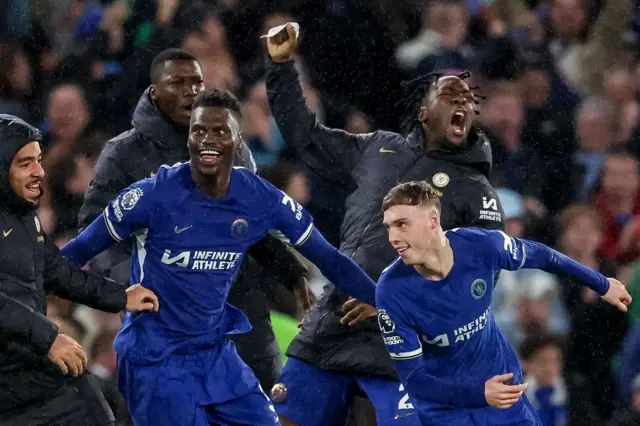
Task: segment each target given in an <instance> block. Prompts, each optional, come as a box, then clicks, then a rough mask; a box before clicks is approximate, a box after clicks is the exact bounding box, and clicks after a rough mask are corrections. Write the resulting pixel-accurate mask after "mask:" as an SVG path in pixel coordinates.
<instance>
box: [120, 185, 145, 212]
mask: <svg viewBox="0 0 640 426" xmlns="http://www.w3.org/2000/svg"><path fill="white" fill-rule="evenodd" d="M140 197H142V191H141V190H140V189H139V188H134V189H132V190H130V191H129V192H127V193H126V194H124V195H123V196H122V200H120V205H121V206H122V208H123V209H125V210H131V209H133V208H134V207H135V206H136V204H137V203H138V200H139V199H140Z"/></svg>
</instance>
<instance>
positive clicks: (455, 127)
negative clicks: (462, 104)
mask: <svg viewBox="0 0 640 426" xmlns="http://www.w3.org/2000/svg"><path fill="white" fill-rule="evenodd" d="M449 125H450V126H451V130H452V131H453V134H454V135H455V136H463V135H464V131H465V130H466V127H467V113H466V111H462V110H459V111H456V112H454V113H453V115H452V116H451V120H450V121H449Z"/></svg>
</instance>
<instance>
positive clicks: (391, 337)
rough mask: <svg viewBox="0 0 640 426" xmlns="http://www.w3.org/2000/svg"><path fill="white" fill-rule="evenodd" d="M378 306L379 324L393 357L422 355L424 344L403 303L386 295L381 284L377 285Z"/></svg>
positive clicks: (404, 358) (395, 358)
mask: <svg viewBox="0 0 640 426" xmlns="http://www.w3.org/2000/svg"><path fill="white" fill-rule="evenodd" d="M376 306H377V307H378V326H379V327H380V331H381V332H382V339H383V340H384V344H385V345H386V347H387V350H388V351H389V355H390V356H391V359H393V360H394V361H403V360H410V359H414V358H418V357H421V356H422V344H421V343H420V339H419V337H418V334H417V333H416V332H415V330H414V329H413V328H412V327H411V326H410V324H409V320H408V318H407V315H406V313H405V312H404V310H403V309H402V307H401V303H398V302H397V301H396V300H394V299H393V298H392V297H391V296H389V295H386V294H385V291H384V290H383V289H382V286H381V285H380V284H379V285H378V286H376Z"/></svg>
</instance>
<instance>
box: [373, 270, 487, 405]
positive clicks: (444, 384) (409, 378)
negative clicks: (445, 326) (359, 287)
mask: <svg viewBox="0 0 640 426" xmlns="http://www.w3.org/2000/svg"><path fill="white" fill-rule="evenodd" d="M386 287H387V285H386V284H383V283H382V281H380V282H379V283H378V286H377V287H376V306H377V308H378V325H379V326H380V331H381V332H382V338H383V339H384V343H385V345H386V346H387V350H388V351H389V355H390V356H391V359H392V360H393V363H394V366H395V369H396V371H397V372H398V375H399V376H400V381H401V382H402V383H403V384H404V386H405V388H406V389H407V391H408V392H409V396H410V397H413V398H416V399H418V400H427V401H432V402H435V403H439V404H443V405H448V406H451V407H459V408H475V407H487V406H489V404H488V403H487V399H486V397H485V383H483V382H481V383H474V384H468V383H460V382H456V381H455V380H451V379H443V378H442V377H434V376H433V375H432V374H429V371H428V370H427V368H426V366H425V359H424V357H423V352H422V343H421V342H420V337H419V336H418V335H417V334H416V332H415V330H414V329H413V328H412V327H411V325H410V324H411V322H410V320H409V319H408V318H407V315H406V313H405V311H404V310H403V308H402V306H401V302H400V301H399V300H396V298H397V296H396V295H395V294H392V293H391V292H388V291H386Z"/></svg>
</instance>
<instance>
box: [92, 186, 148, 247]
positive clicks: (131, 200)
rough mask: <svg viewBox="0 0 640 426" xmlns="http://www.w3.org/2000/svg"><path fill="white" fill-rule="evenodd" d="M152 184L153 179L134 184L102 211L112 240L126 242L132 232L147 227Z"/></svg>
mask: <svg viewBox="0 0 640 426" xmlns="http://www.w3.org/2000/svg"><path fill="white" fill-rule="evenodd" d="M154 183H155V179H153V178H152V179H145V180H142V181H140V182H136V183H134V184H133V185H131V186H129V187H128V188H126V189H124V190H123V191H122V192H121V193H120V195H118V197H117V198H116V199H114V200H112V201H111V202H110V203H109V204H108V205H107V207H106V208H105V209H104V211H103V214H102V216H103V218H104V221H105V224H106V225H107V230H108V231H109V235H111V237H112V238H113V239H114V240H116V241H122V240H126V239H127V238H129V237H130V236H131V234H133V233H134V232H136V231H138V230H140V229H144V228H147V227H148V226H149V221H150V220H149V219H150V217H151V214H152V213H153V208H152V202H151V198H152V190H153V187H154Z"/></svg>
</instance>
